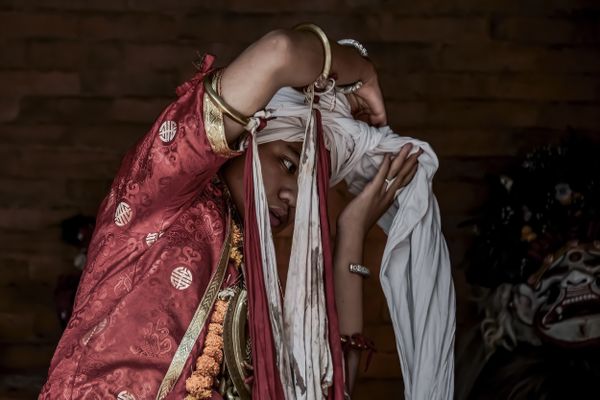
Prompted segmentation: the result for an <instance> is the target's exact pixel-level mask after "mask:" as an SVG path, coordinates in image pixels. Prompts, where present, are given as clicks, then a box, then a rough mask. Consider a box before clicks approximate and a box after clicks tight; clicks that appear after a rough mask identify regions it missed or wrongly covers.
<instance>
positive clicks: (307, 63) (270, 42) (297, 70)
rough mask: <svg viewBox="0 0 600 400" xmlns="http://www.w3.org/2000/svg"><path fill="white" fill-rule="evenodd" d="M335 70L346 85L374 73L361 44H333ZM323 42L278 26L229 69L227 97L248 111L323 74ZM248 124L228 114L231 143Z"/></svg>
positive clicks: (225, 84) (224, 88) (224, 93)
mask: <svg viewBox="0 0 600 400" xmlns="http://www.w3.org/2000/svg"><path fill="white" fill-rule="evenodd" d="M331 49H332V51H331V53H332V68H331V73H332V74H335V76H337V80H338V82H339V83H340V84H347V83H351V82H355V81H357V80H360V79H363V80H364V79H366V77H368V76H371V75H373V71H374V69H373V66H372V64H371V63H370V62H369V61H368V60H367V59H365V58H363V57H361V56H360V54H359V53H358V52H357V51H356V49H353V48H348V47H344V46H340V45H338V44H337V43H335V42H333V43H331ZM324 56H325V53H324V50H323V44H322V43H321V41H320V39H319V38H318V37H317V35H316V34H314V33H313V32H307V31H294V30H277V31H273V32H270V33H268V34H267V35H265V36H264V37H262V38H261V39H259V40H258V41H257V42H255V43H254V44H252V45H251V46H250V47H248V48H247V49H246V50H245V51H244V52H243V53H242V54H240V55H239V56H238V57H237V58H236V59H235V60H234V61H233V62H232V63H231V64H230V65H229V66H228V67H227V69H226V70H225V72H224V74H223V78H222V81H221V94H222V97H223V98H224V100H225V101H226V102H227V103H228V104H230V105H231V106H232V107H233V108H234V109H236V110H238V111H239V112H240V113H242V114H244V115H252V114H254V113H255V112H256V111H257V110H260V109H262V108H263V107H265V105H266V104H267V103H268V102H269V100H270V99H271V98H272V97H273V95H274V94H275V93H276V92H277V90H279V89H280V88H282V87H286V86H292V87H303V86H306V85H309V84H311V83H313V82H315V80H316V79H317V78H318V77H319V75H320V74H321V72H322V71H323V65H324V59H325V58H324ZM242 131H243V127H242V126H241V125H239V124H237V123H235V122H233V121H231V120H229V119H225V133H226V137H227V140H228V141H229V142H233V141H235V139H237V137H238V136H239V135H240V134H241V133H242Z"/></svg>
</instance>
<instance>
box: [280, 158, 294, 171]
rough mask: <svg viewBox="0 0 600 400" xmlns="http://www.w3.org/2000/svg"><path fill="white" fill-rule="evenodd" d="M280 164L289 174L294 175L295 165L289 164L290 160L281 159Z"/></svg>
mask: <svg viewBox="0 0 600 400" xmlns="http://www.w3.org/2000/svg"><path fill="white" fill-rule="evenodd" d="M282 163H283V166H284V168H285V169H286V170H287V171H288V172H289V173H290V174H295V173H296V170H297V168H296V164H294V163H293V162H291V161H290V160H288V159H287V158H283V159H282Z"/></svg>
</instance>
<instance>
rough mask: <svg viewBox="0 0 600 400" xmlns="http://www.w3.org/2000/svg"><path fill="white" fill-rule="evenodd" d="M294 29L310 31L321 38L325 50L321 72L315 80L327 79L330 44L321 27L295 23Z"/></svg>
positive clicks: (329, 64)
mask: <svg viewBox="0 0 600 400" xmlns="http://www.w3.org/2000/svg"><path fill="white" fill-rule="evenodd" d="M294 30H295V31H309V32H312V33H314V34H316V35H317V36H318V37H319V39H320V40H321V43H322V44H323V51H324V52H325V62H324V63H323V72H321V75H320V76H319V78H318V79H317V82H319V81H325V80H327V78H329V73H330V72H331V44H330V43H329V39H327V35H326V34H325V32H323V29H321V28H319V27H318V26H317V25H315V24H300V25H296V26H295V27H294Z"/></svg>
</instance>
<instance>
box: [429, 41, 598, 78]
mask: <svg viewBox="0 0 600 400" xmlns="http://www.w3.org/2000/svg"><path fill="white" fill-rule="evenodd" d="M440 60H441V61H440V64H441V65H440V68H441V69H443V70H448V71H486V72H488V71H489V72H505V71H533V72H593V71H599V70H600V51H598V49H597V47H567V48H548V47H542V46H526V45H520V44H515V43H497V42H494V43H490V44H485V45H483V44H464V45H463V44H460V45H449V46H444V47H443V48H442V50H441V53H440Z"/></svg>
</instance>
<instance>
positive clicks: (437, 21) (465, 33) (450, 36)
mask: <svg viewBox="0 0 600 400" xmlns="http://www.w3.org/2000/svg"><path fill="white" fill-rule="evenodd" d="M367 26H368V27H369V28H371V29H372V30H373V31H374V32H377V38H378V39H380V40H382V41H384V42H412V43H423V42H425V43H428V42H433V43H457V42H487V41H488V40H489V35H488V32H489V25H488V21H487V19H486V18H479V17H474V18H469V17H462V18H450V17H432V18H403V17H397V16H394V15H390V14H380V15H377V16H373V17H370V18H367Z"/></svg>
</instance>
